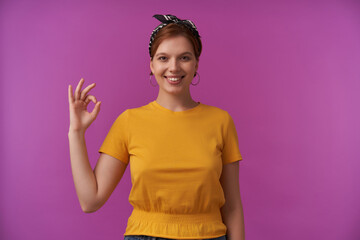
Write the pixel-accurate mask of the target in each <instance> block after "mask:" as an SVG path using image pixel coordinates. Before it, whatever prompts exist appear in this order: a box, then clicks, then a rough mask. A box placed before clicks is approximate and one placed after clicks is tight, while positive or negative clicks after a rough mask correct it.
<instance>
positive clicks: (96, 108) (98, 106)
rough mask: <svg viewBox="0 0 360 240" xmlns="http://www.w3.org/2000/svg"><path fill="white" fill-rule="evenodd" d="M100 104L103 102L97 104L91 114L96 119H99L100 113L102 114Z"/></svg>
mask: <svg viewBox="0 0 360 240" xmlns="http://www.w3.org/2000/svg"><path fill="white" fill-rule="evenodd" d="M100 104H101V101H100V102H97V103H96V104H95V107H94V109H93V110H92V112H91V114H92V115H94V117H95V118H96V117H97V115H98V114H99V112H100Z"/></svg>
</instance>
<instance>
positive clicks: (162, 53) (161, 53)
mask: <svg viewBox="0 0 360 240" xmlns="http://www.w3.org/2000/svg"><path fill="white" fill-rule="evenodd" d="M185 54H190V55H192V53H191V52H183V53H181V54H179V55H185ZM158 55H167V54H166V53H164V52H160V53H157V54H156V55H155V57H156V56H158Z"/></svg>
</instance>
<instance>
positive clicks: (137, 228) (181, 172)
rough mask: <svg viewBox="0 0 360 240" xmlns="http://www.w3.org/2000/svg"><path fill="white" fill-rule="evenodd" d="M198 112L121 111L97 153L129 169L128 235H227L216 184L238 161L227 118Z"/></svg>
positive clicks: (214, 110)
mask: <svg viewBox="0 0 360 240" xmlns="http://www.w3.org/2000/svg"><path fill="white" fill-rule="evenodd" d="M198 103H199V104H198V105H197V106H196V107H194V108H191V109H188V110H185V111H179V112H175V111H172V110H170V109H167V108H165V107H163V106H161V105H160V104H159V103H157V102H156V101H152V102H150V103H148V104H147V105H144V106H141V107H137V108H130V109H126V110H125V111H123V112H122V113H121V114H120V115H119V116H118V117H117V118H116V120H115V121H114V122H113V124H112V126H111V128H110V130H109V132H108V134H107V136H106V137H105V140H104V141H103V143H102V145H101V147H100V149H99V153H101V152H102V153H106V154H108V155H110V156H112V157H114V158H117V159H118V160H120V161H122V162H124V163H126V164H129V163H130V174H131V183H132V188H131V191H130V195H129V203H130V204H131V205H132V206H133V211H132V213H131V215H130V217H129V218H128V222H127V227H126V231H125V233H124V236H125V235H147V236H153V237H161V238H173V239H206V238H216V237H220V236H223V235H225V234H226V230H227V228H226V226H225V224H224V223H223V222H222V217H221V212H220V208H221V207H222V206H223V205H224V203H225V197H224V192H223V189H222V186H221V184H220V180H219V179H220V176H221V172H222V168H223V165H224V164H228V163H232V162H235V161H240V160H242V156H241V154H240V151H239V146H238V136H237V132H236V129H235V125H234V122H233V119H232V117H231V116H230V114H229V113H228V112H227V111H225V110H222V109H220V108H218V107H214V106H210V105H206V104H203V103H200V102H198Z"/></svg>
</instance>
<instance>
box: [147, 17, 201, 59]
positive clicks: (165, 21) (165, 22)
mask: <svg viewBox="0 0 360 240" xmlns="http://www.w3.org/2000/svg"><path fill="white" fill-rule="evenodd" d="M153 17H155V18H156V19H157V20H159V21H160V22H162V23H161V24H160V25H159V26H157V27H156V28H155V29H154V31H152V33H151V37H150V43H149V53H150V56H151V45H152V43H153V41H154V38H155V35H156V34H157V33H158V32H159V30H160V29H161V28H163V27H165V26H166V25H168V24H169V23H176V24H182V25H184V26H186V27H187V28H188V29H190V30H191V32H192V33H193V34H194V35H195V37H197V38H198V39H200V35H199V32H198V30H197V28H196V26H195V24H194V23H193V22H192V21H190V20H181V19H179V18H177V17H176V16H174V15H170V14H167V15H159V14H155V15H154V16H153ZM200 46H201V45H200ZM200 50H201V49H200Z"/></svg>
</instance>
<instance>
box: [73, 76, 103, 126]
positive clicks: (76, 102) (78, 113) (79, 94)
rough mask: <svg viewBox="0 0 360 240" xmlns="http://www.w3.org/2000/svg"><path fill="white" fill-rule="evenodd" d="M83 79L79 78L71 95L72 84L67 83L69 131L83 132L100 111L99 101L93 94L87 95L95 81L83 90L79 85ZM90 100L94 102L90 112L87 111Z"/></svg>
mask: <svg viewBox="0 0 360 240" xmlns="http://www.w3.org/2000/svg"><path fill="white" fill-rule="evenodd" d="M83 84H84V79H83V78H81V79H80V81H79V84H78V85H77V87H76V90H75V96H74V95H73V90H72V86H71V85H69V110H70V128H69V132H70V131H80V132H84V133H85V130H86V129H87V128H88V127H89V126H90V125H91V123H92V122H93V121H94V120H95V118H96V117H97V115H98V113H99V111H100V103H101V102H97V101H96V98H95V96H93V95H87V93H88V92H89V91H90V89H92V88H94V87H95V83H93V84H91V85H89V86H87V87H86V88H85V89H84V90H83V91H81V87H82V85H83ZM90 101H93V102H94V103H95V107H94V109H93V111H92V112H91V113H89V112H88V111H87V106H88V104H89V102H90Z"/></svg>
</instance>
